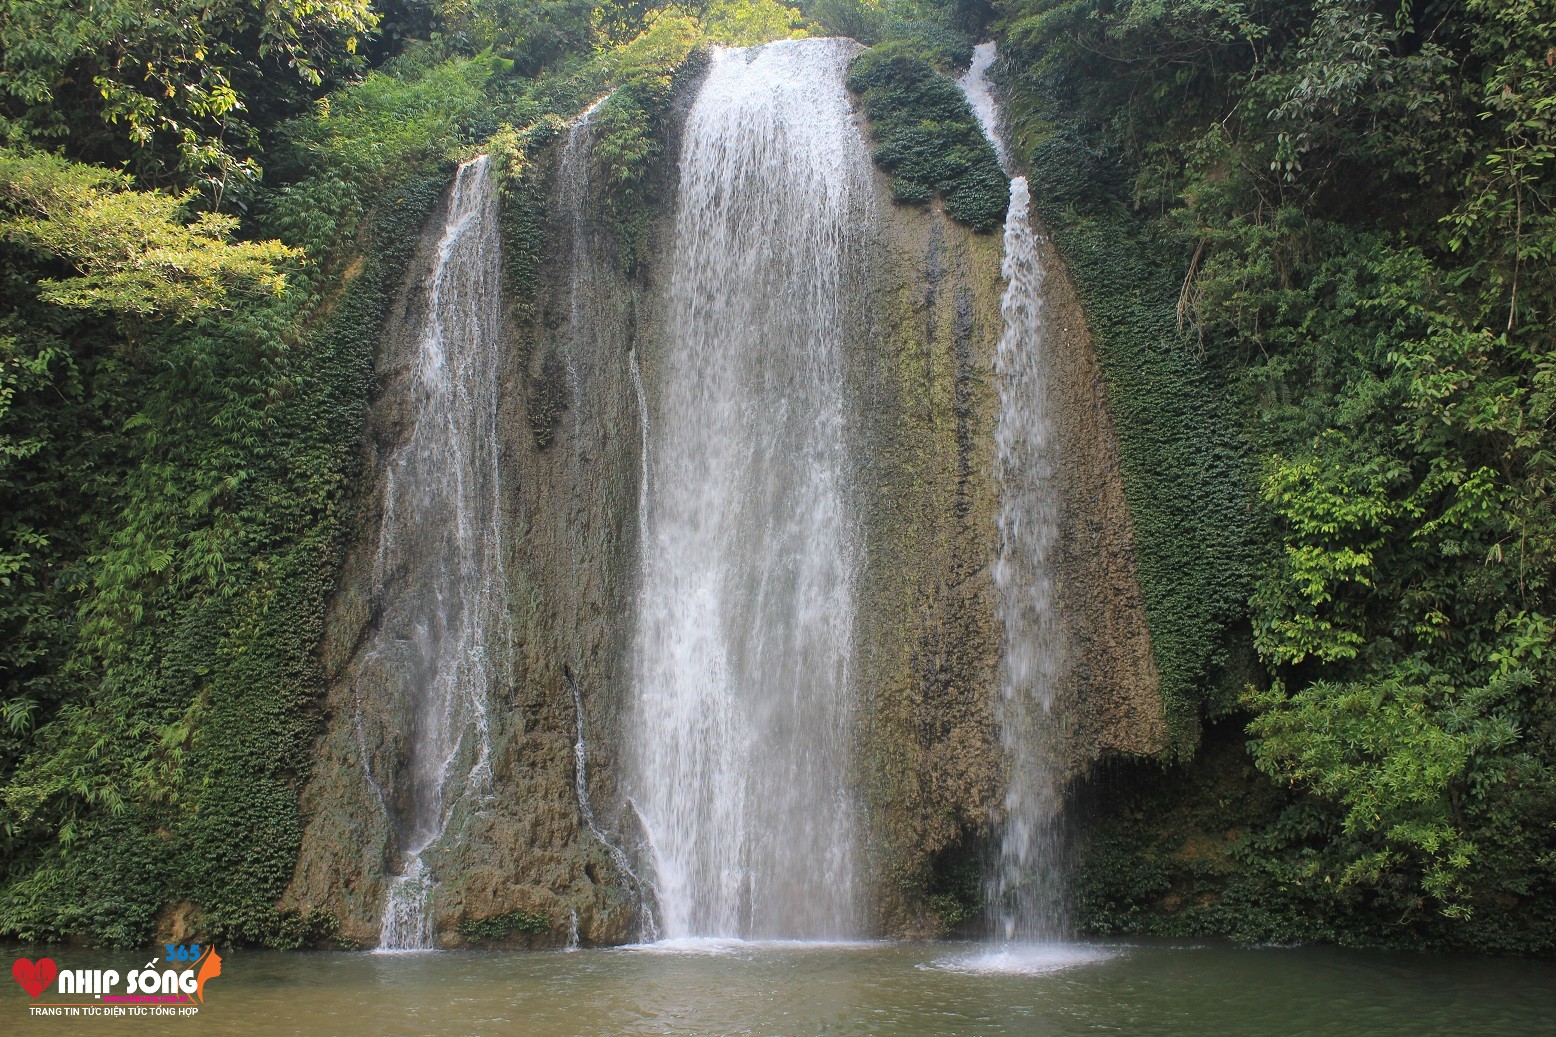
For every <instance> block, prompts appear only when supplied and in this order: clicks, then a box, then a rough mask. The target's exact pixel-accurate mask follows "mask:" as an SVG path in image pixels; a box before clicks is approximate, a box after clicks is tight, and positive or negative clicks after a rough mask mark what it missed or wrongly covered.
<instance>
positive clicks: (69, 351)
mask: <svg viewBox="0 0 1556 1037" xmlns="http://www.w3.org/2000/svg"><path fill="white" fill-rule="evenodd" d="M45 6H47V5H45ZM542 6H546V5H542ZM549 9H550V10H549V15H547V16H548V17H550V16H553V15H554V16H555V17H556V18H557V19H560V20H559V21H557V20H553V21H550V22H546V25H545V26H544V28H545V29H546V31H544V32H541V31H539V30H535V31H534V32H531V31H530V30H529V29H526V30H525V32H524V33H521V34H519V35H512V34H507V35H505V34H504V33H502V32H497V30H496V29H493V33H494V35H492V36H491V37H490V38H483V40H482V44H481V49H480V50H476V49H475V48H474V47H472V46H470V40H469V38H468V37H460V38H455V37H450V36H442V35H440V34H439V33H438V32H436V31H432V32H429V33H428V36H429V38H427V39H423V40H416V39H412V38H402V39H400V40H399V41H398V43H396V44H395V45H394V46H392V47H390V46H388V45H385V46H384V47H383V48H382V49H379V48H378V47H377V46H376V44H375V47H373V48H368V49H369V51H370V52H371V54H372V60H373V62H374V63H375V65H376V67H375V68H373V69H372V70H371V71H368V72H366V74H365V75H361V76H360V77H359V78H358V79H357V80H356V81H355V82H353V83H350V84H349V85H344V86H340V85H338V84H339V80H338V79H335V78H332V77H331V76H330V75H324V76H322V77H320V78H319V79H318V80H316V81H312V80H307V77H305V81H312V82H313V84H314V86H315V88H316V90H317V92H316V93H315V94H314V96H313V97H312V98H311V102H312V103H311V111H310V110H309V108H310V105H309V104H308V103H307V100H308V99H306V98H305V99H304V102H305V103H303V104H301V105H299V104H298V103H297V101H298V99H297V98H296V97H292V98H290V99H289V100H288V101H287V102H286V103H284V104H283V103H279V102H278V103H275V104H265V105H261V104H260V103H259V101H258V99H260V98H264V97H268V96H270V95H267V94H265V93H264V92H263V91H257V92H256V93H255V95H254V96H253V97H251V98H246V100H248V101H251V102H254V103H253V106H252V107H251V108H250V109H249V111H248V117H249V118H250V119H252V120H253V125H254V126H255V128H257V129H261V130H263V132H262V133H261V134H258V135H256V136H253V137H244V138H241V139H240V140H238V141H236V142H234V141H228V144H230V145H231V148H230V153H228V154H227V155H226V156H225V157H224V158H223V159H222V161H223V162H225V163H226V165H225V166H223V167H222V168H229V167H231V168H236V167H237V166H241V167H242V168H243V169H245V170H248V171H250V172H251V173H252V175H251V176H247V177H238V176H236V175H233V176H229V177H227V179H226V180H225V181H223V182H222V183H221V184H219V185H217V186H219V189H217V188H216V187H213V185H212V183H211V181H210V180H209V178H208V172H209V169H210V164H209V163H208V162H207V161H206V160H205V158H204V157H201V156H199V155H191V154H186V153H185V151H184V150H182V149H181V146H180V144H179V143H178V141H176V140H170V139H169V138H168V137H166V136H165V135H163V134H161V133H158V132H153V133H150V134H149V135H147V134H140V133H139V132H138V131H137V130H136V127H135V125H133V124H126V125H120V128H119V130H118V131H117V132H120V133H122V134H124V136H123V137H122V138H120V139H118V140H116V141H114V142H113V148H116V149H119V150H121V151H123V152H125V153H132V154H134V155H135V156H137V157H136V159H135V161H134V162H132V163H131V168H132V169H135V170H142V169H144V170H149V171H153V172H147V173H145V174H144V175H128V176H127V175H126V174H124V173H121V172H117V171H114V170H108V169H103V168H100V167H96V166H93V165H91V163H90V161H89V160H90V159H91V158H92V157H93V156H95V155H97V154H99V151H100V149H101V147H102V146H103V137H102V130H101V129H100V128H99V127H98V126H97V124H96V123H95V122H92V121H91V120H87V121H84V122H80V123H79V125H77V123H71V122H69V121H68V120H67V121H64V122H60V121H47V120H45V121H43V122H28V121H27V119H25V118H22V117H21V116H20V115H19V114H18V111H17V110H15V109H14V108H8V109H7V110H6V112H7V114H6V118H7V119H8V120H9V121H7V122H6V123H5V124H4V125H5V128H6V131H7V133H8V134H9V136H8V137H7V140H8V141H9V142H10V143H11V144H12V145H13V147H12V148H11V150H9V151H7V152H5V153H4V154H3V155H0V175H3V184H0V222H3V224H4V227H5V238H4V239H3V240H0V293H3V298H4V302H5V309H6V315H5V317H4V318H0V499H3V502H4V504H3V507H0V592H3V593H0V634H3V641H0V713H3V716H4V718H5V721H6V723H5V724H4V726H3V729H0V846H3V853H0V934H3V935H5V936H7V937H10V938H16V939H22V940H27V941H64V940H83V941H87V942H90V943H94V944H105V945H114V946H132V945H137V944H143V943H145V942H147V941H148V940H150V939H151V937H152V935H153V933H154V931H156V929H157V928H158V927H159V926H164V925H173V924H178V925H181V926H187V927H189V928H190V930H191V931H192V932H193V933H194V934H196V935H198V936H200V937H202V938H203V939H206V940H211V939H219V940H222V941H230V942H252V943H263V944H270V945H274V946H297V945H301V944H306V943H312V942H315V941H317V940H318V939H321V938H328V937H329V936H330V926H329V921H330V920H328V919H319V918H303V917H298V916H296V915H287V914H283V913H282V912H280V911H279V910H278V909H277V906H276V905H277V903H278V901H279V900H280V897H281V894H282V892H283V890H284V889H285V887H286V884H287V882H288V881H289V880H290V878H291V873H292V869H293V867H294V866H295V862H296V857H297V850H298V845H299V839H300V821H299V817H298V795H299V792H300V790H301V788H302V787H303V785H304V784H305V783H306V779H307V770H308V761H309V758H310V752H311V746H312V744H313V741H314V739H315V737H316V735H317V724H318V720H319V715H318V714H319V709H320V706H321V701H320V700H321V692H322V689H323V686H324V676H323V674H322V673H321V672H320V669H319V661H318V653H317V648H318V644H319V639H320V636H321V633H322V628H323V617H324V604H325V601H326V598H327V596H328V594H329V593H330V591H331V589H332V588H333V586H334V584H335V580H336V575H337V572H338V569H339V565H340V560H341V557H342V551H343V547H344V538H345V537H346V536H348V535H349V534H350V532H351V530H352V528H353V521H354V519H353V511H352V508H353V502H352V499H351V497H350V494H349V490H350V488H351V487H352V486H353V485H354V483H355V481H356V475H357V472H356V469H357V464H358V458H359V452H360V441H361V435H362V421H363V417H364V414H365V411H366V405H367V402H368V399H369V397H370V394H371V391H372V370H373V356H374V351H375V348H376V344H377V337H378V330H379V327H380V325H381V321H382V316H383V313H384V312H385V308H386V306H387V305H388V303H389V301H390V298H391V296H392V294H393V292H394V291H395V290H396V288H397V285H398V280H399V277H400V275H401V271H402V270H403V268H404V265H405V263H406V262H407V261H408V259H409V256H410V253H411V251H412V249H413V248H414V247H415V243H416V241H417V239H418V235H419V232H420V229H421V227H422V225H423V223H424V222H425V220H426V218H427V216H428V214H429V213H430V212H431V210H432V208H433V206H434V205H435V204H436V202H437V199H438V197H439V195H440V194H441V193H442V191H443V190H444V189H445V187H446V185H447V182H448V180H449V177H450V175H451V173H452V161H453V160H454V159H457V158H460V157H464V156H468V155H469V154H472V153H473V152H474V151H476V150H477V149H478V148H487V149H490V150H494V151H496V152H498V153H499V154H500V155H501V156H502V158H503V161H504V163H505V165H506V166H507V167H508V170H509V174H510V176H521V175H522V169H523V167H524V165H525V163H526V161H527V158H528V154H529V152H530V150H532V149H534V148H538V147H543V146H544V145H545V143H546V142H547V141H548V140H549V139H551V138H552V137H554V134H555V130H556V127H557V126H558V125H559V124H560V122H561V120H562V119H565V118H568V117H571V116H573V115H575V114H577V113H578V112H579V111H580V110H581V109H582V108H583V107H585V106H586V105H587V104H588V103H589V101H591V100H592V99H593V98H595V97H597V96H598V95H599V94H600V93H602V92H603V91H604V90H606V89H608V88H609V87H610V86H612V85H615V84H617V83H619V82H629V83H632V84H635V85H641V84H644V83H646V82H648V81H649V80H651V79H652V78H653V77H654V76H661V77H667V76H668V75H669V74H670V72H672V71H673V70H674V69H675V68H677V67H679V66H680V64H682V63H684V61H685V60H686V58H687V56H688V54H689V53H690V52H691V50H692V49H693V48H694V47H695V46H697V45H699V44H700V43H701V41H702V37H701V36H700V34H699V33H700V30H699V28H698V25H697V22H696V20H695V19H693V18H690V17H689V16H686V15H684V14H679V13H676V12H671V13H669V14H666V15H663V16H660V15H658V14H657V13H655V12H644V11H639V12H637V14H636V15H634V16H632V17H628V18H626V19H624V20H623V21H621V22H620V23H619V24H614V25H613V26H612V27H609V28H604V27H594V26H592V23H591V21H590V16H589V11H592V6H589V5H584V6H583V7H580V5H576V4H573V5H569V4H566V3H558V4H552V5H549ZM579 11H583V14H584V21H583V23H582V24H583V26H584V28H585V32H584V36H583V37H581V39H582V40H583V41H584V43H583V48H584V49H585V50H592V49H593V47H594V44H595V43H596V42H599V43H602V44H603V45H604V50H603V52H602V53H599V54H593V53H578V51H577V48H576V47H575V46H574V44H575V43H576V42H577V41H576V40H574V37H573V36H572V35H570V34H571V33H573V32H575V30H576V29H577V27H578V23H577V22H576V21H569V20H568V19H569V18H570V17H572V16H574V15H577V14H578V13H579ZM441 17H442V16H441V15H438V14H429V15H427V21H428V23H429V25H432V26H434V27H435V26H436V25H437V23H439V22H440V21H441ZM415 21H416V19H411V23H410V24H413V23H414V22H415ZM278 24H279V23H278ZM493 24H494V25H495V24H496V23H493ZM525 24H526V25H530V23H525ZM444 27H445V28H447V27H448V26H446V25H445V26H444ZM667 27H668V28H667ZM530 28H531V29H533V28H534V26H533V25H530ZM154 30H155V26H152V25H140V26H139V28H136V27H135V26H127V27H126V32H130V33H131V34H132V35H133V32H135V31H144V32H146V33H152V32H154ZM671 30H674V31H671ZM597 34H598V35H597ZM570 40H571V41H573V42H572V43H570V42H569V41H570ZM142 42H145V41H137V40H135V39H131V40H129V43H128V45H129V46H132V47H133V46H139V45H140V44H141V43H142ZM152 42H154V41H152ZM618 44H619V45H621V46H619V47H618ZM146 45H147V46H150V45H152V43H146ZM233 45H234V46H237V45H238V44H236V43H234V44H233ZM20 53H21V51H20V50H9V49H8V51H7V61H14V60H17V59H18V55H19V54H20ZM39 60H41V59H39ZM51 60H52V59H51ZM355 61H356V59H351V61H350V62H348V63H347V64H346V65H344V66H342V67H341V68H339V69H336V70H334V71H336V72H338V73H342V74H346V73H355V72H357V71H360V70H359V69H357V67H356V66H355V64H354V62H355ZM49 67H51V68H52V67H53V66H49ZM40 68H41V66H40ZM521 69H523V70H524V72H525V74H523V75H521V74H520V70H521ZM44 71H46V69H45V70H44ZM40 74H42V72H40ZM666 82H667V80H666ZM331 85H335V86H336V88H335V89H331V90H328V91H326V89H325V88H326V87H329V86H331ZM650 93H651V91H650ZM662 95H663V92H661V93H660V94H655V95H653V96H662ZM40 96H41V95H40ZM6 103H7V104H12V105H14V104H16V103H19V102H16V99H15V96H14V92H13V95H8V99H7V101H6ZM256 109H258V110H256ZM153 115H154V116H155V117H156V118H159V119H160V118H162V117H163V116H162V115H161V114H156V113H153ZM148 117H150V116H148ZM110 125H119V124H114V123H112V122H111V120H110ZM514 126H518V127H520V129H513V128H512V127H514ZM261 144H263V148H261ZM50 147H53V148H55V149H56V150H54V151H52V152H50V151H47V150H44V149H46V148H50ZM116 153H117V152H116ZM207 157H208V156H207ZM83 160H87V161H83ZM261 160H262V161H261ZM261 167H263V172H264V179H263V180H262V181H261V180H260V179H259V173H260V169H261ZM511 233H512V235H513V236H516V237H519V238H523V237H524V234H525V232H524V225H523V221H522V220H520V221H518V225H517V227H516V229H515V230H513V231H512V232H511ZM517 252H518V254H519V256H520V257H521V259H520V262H519V264H517V265H516V266H515V269H522V262H523V259H522V257H524V256H526V255H528V256H529V257H530V259H531V260H532V259H533V252H534V249H533V246H532V245H531V246H530V247H529V249H528V251H526V249H525V248H520V249H518V250H517ZM175 917H176V919H177V922H176V923H175V922H174V921H173V920H174V918H175ZM521 924H527V923H525V920H523V919H518V920H514V921H513V925H521Z"/></svg>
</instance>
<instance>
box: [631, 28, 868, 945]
mask: <svg viewBox="0 0 1556 1037" xmlns="http://www.w3.org/2000/svg"><path fill="white" fill-rule="evenodd" d="M860 49H861V48H860V47H859V46H858V44H855V43H854V42H852V41H850V40H838V39H807V40H792V41H782V42H778V43H773V44H768V45H766V46H763V47H758V48H751V49H721V50H716V51H715V52H714V54H713V57H712V62H711V67H710V69H709V71H708V74H707V78H706V80H705V81H704V83H703V85H702V87H701V90H700V92H699V94H698V96H697V98H696V101H695V103H694V105H693V107H692V109H691V111H690V113H689V115H688V118H687V123H686V128H685V134H684V139H683V142H682V149H681V154H682V158H681V164H680V198H679V207H678V211H677V216H676V222H675V236H674V254H673V257H672V259H671V276H670V282H669V286H668V292H669V295H668V306H667V315H666V322H667V351H666V354H665V356H664V358H663V360H662V362H661V363H659V364H658V365H656V367H657V369H656V370H652V371H650V372H649V373H650V375H651V376H652V377H651V379H650V380H651V382H652V386H651V388H653V389H654V390H656V391H655V392H654V394H653V399H654V402H655V404H656V405H655V406H654V408H653V414H652V419H653V420H652V421H651V422H650V423H649V424H648V425H647V426H646V428H647V460H646V468H647V475H648V478H647V480H646V481H645V490H644V494H645V500H646V504H647V508H646V517H645V519H644V543H643V575H642V580H643V584H642V592H641V597H640V605H639V615H638V627H637V635H636V644H635V660H634V682H635V702H634V707H633V716H632V718H631V724H630V731H631V735H630V736H629V737H630V738H631V740H632V743H633V744H632V746H631V755H632V764H631V774H630V778H629V785H630V789H631V794H632V798H633V803H634V804H635V806H636V807H637V809H638V812H639V814H640V816H641V818H642V820H643V823H644V826H645V829H646V832H647V835H648V838H649V841H650V842H651V844H652V856H653V871H654V878H655V882H656V889H657V894H658V903H659V906H660V912H661V916H662V917H661V924H662V929H663V934H664V935H665V936H666V937H701V936H710V937H767V938H772V937H778V938H823V937H834V938H835V937H846V936H851V935H855V934H856V933H857V932H858V931H859V926H860V916H859V904H858V903H857V887H858V886H859V876H858V870H859V867H860V861H859V845H858V843H859V836H858V832H857V828H858V826H859V818H858V809H857V807H856V804H855V801H854V796H853V794H852V792H851V791H850V789H851V778H852V775H851V771H850V758H851V756H852V751H851V750H852V735H851V725H852V718H853V711H854V702H853V701H852V694H851V688H850V681H849V665H850V654H851V649H852V632H853V623H854V610H855V581H856V578H857V573H858V570H859V568H860V564H861V560H862V559H861V555H862V550H861V544H860V532H859V528H858V516H857V515H856V513H855V509H854V506H853V491H852V486H851V480H852V459H851V455H850V445H849V438H850V430H849V427H848V420H847V407H846V404H845V387H844V378H845V361H844V350H843V346H844V326H845V320H846V318H845V302H846V300H845V274H846V271H847V269H848V264H849V262H850V255H851V253H852V252H853V250H854V249H855V248H856V246H857V244H858V242H857V239H856V235H857V234H858V232H859V231H858V228H860V227H862V226H865V225H867V221H868V220H869V206H870V204H871V202H870V190H871V188H870V180H869V178H870V176H871V167H870V158H869V154H868V151H867V149H866V146H865V143H864V140H863V138H862V137H861V135H860V132H859V130H858V129H857V128H856V127H855V125H854V123H853V122H852V120H851V117H850V105H849V98H848V93H847V90H846V89H845V87H844V77H845V74H846V71H847V66H848V63H849V61H850V60H851V59H852V58H853V57H854V56H855V54H857V53H858V52H859V51H860Z"/></svg>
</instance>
